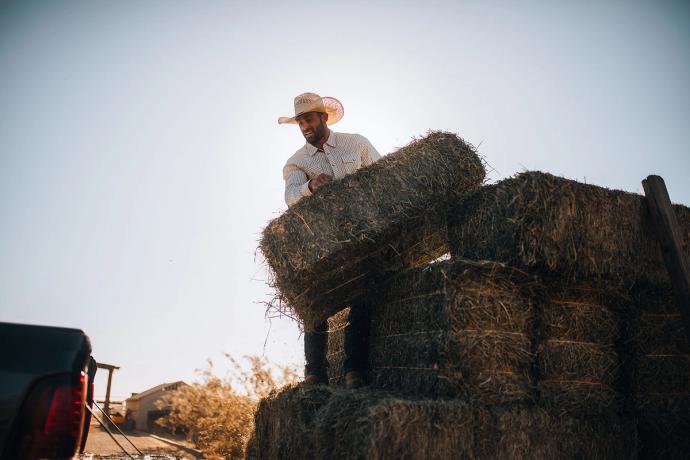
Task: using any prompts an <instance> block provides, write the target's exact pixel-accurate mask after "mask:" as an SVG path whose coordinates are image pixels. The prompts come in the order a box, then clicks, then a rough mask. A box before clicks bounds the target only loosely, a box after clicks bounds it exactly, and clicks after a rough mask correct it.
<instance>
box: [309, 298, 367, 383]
mask: <svg viewBox="0 0 690 460" xmlns="http://www.w3.org/2000/svg"><path fill="white" fill-rule="evenodd" d="M347 319H348V321H347V325H346V326H345V364H344V366H343V367H344V369H343V370H344V371H345V373H348V372H350V371H358V372H361V373H362V374H363V375H366V371H367V367H368V361H369V324H370V318H369V309H368V308H367V306H366V305H353V306H351V307H350V314H349V316H348V318H347ZM327 348H328V322H327V321H324V322H323V323H321V324H319V325H318V326H316V327H315V328H314V330H313V331H309V332H305V333H304V357H305V359H306V361H307V364H306V366H305V367H304V373H305V375H312V374H313V375H318V376H319V377H321V378H322V379H323V380H324V381H325V380H326V379H327V377H328V374H327V370H328V361H326V352H327V350H326V349H327Z"/></svg>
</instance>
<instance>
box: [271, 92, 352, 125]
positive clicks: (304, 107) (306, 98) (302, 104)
mask: <svg viewBox="0 0 690 460" xmlns="http://www.w3.org/2000/svg"><path fill="white" fill-rule="evenodd" d="M307 112H321V113H327V114H328V121H327V122H326V124H327V125H334V124H336V123H338V122H339V121H340V119H341V118H343V115H344V114H345V109H344V108H343V104H341V103H340V101H339V100H338V99H336V98H334V97H321V96H319V95H318V94H314V93H303V94H300V95H299V96H297V97H295V116H294V117H280V118H278V124H281V125H282V124H285V123H288V124H292V125H294V124H297V122H296V121H295V118H297V117H299V116H300V115H302V114H303V113H307Z"/></svg>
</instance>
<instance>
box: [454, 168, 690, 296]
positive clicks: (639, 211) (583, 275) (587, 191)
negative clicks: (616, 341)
mask: <svg viewBox="0 0 690 460" xmlns="http://www.w3.org/2000/svg"><path fill="white" fill-rule="evenodd" d="M674 210H675V213H676V216H677V218H678V221H679V223H680V227H681V234H682V236H683V238H684V241H685V251H686V254H687V255H688V256H689V257H690V209H688V208H687V207H685V206H680V205H675V206H674ZM448 227H449V244H450V247H451V254H452V255H453V256H455V257H463V258H468V259H476V260H482V259H487V260H494V261H498V262H505V263H508V264H510V265H513V266H516V267H533V268H535V269H536V270H539V271H541V272H543V273H546V272H550V273H551V274H558V276H560V277H562V278H565V279H580V280H583V281H586V282H589V283H593V282H594V281H595V280H601V281H604V282H605V283H606V284H607V285H611V284H619V285H623V286H631V285H632V284H633V283H634V282H635V281H637V280H648V281H653V282H659V281H664V280H667V279H668V275H667V273H666V268H665V267H664V265H663V262H662V258H661V253H660V251H659V245H658V243H657V240H656V238H655V236H654V235H653V233H652V232H651V229H650V223H649V218H648V216H647V210H646V206H645V205H644V199H643V197H642V196H640V195H636V194H632V193H626V192H621V191H617V190H608V189H606V188H602V187H597V186H594V185H588V184H582V183H578V182H575V181H572V180H567V179H563V178H560V177H555V176H552V175H550V174H545V173H541V172H527V173H522V174H519V175H517V176H515V177H513V178H510V179H507V180H504V181H501V182H499V183H497V184H493V185H490V186H486V187H482V188H481V189H479V190H478V191H476V192H474V193H472V194H471V195H470V196H469V197H467V199H466V200H464V201H463V202H462V203H461V204H459V205H458V206H457V207H456V209H454V210H453V211H452V212H451V213H450V214H449V217H448Z"/></svg>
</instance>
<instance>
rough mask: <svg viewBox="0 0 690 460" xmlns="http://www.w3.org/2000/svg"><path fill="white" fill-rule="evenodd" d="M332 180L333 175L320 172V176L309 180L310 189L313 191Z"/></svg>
mask: <svg viewBox="0 0 690 460" xmlns="http://www.w3.org/2000/svg"><path fill="white" fill-rule="evenodd" d="M332 181H333V177H331V176H329V175H328V174H319V175H318V176H316V177H315V178H313V179H312V180H310V181H309V190H310V191H311V192H312V193H313V192H315V191H316V190H318V189H319V188H320V187H322V186H324V185H326V184H327V183H329V182H332Z"/></svg>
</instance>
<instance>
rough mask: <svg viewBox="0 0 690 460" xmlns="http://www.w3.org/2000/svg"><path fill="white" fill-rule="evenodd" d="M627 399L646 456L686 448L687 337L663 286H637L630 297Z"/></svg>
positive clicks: (689, 407)
mask: <svg viewBox="0 0 690 460" xmlns="http://www.w3.org/2000/svg"><path fill="white" fill-rule="evenodd" d="M629 300H630V304H629V305H630V306H631V309H630V331H631V333H630V339H629V349H628V351H629V356H630V364H629V367H630V371H631V384H632V388H631V390H632V399H633V402H634V407H635V408H636V412H637V413H636V415H637V418H638V420H639V430H640V438H641V441H642V443H641V444H642V445H641V452H642V454H643V456H644V457H646V458H687V455H688V452H690V437H689V436H688V433H690V340H689V339H688V334H687V332H686V330H685V327H684V325H683V321H682V318H681V316H680V311H679V309H678V306H677V304H676V299H675V298H674V297H673V293H672V292H670V290H669V289H668V287H659V286H638V288H637V289H635V290H634V292H633V293H632V295H631V296H630V299H629Z"/></svg>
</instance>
